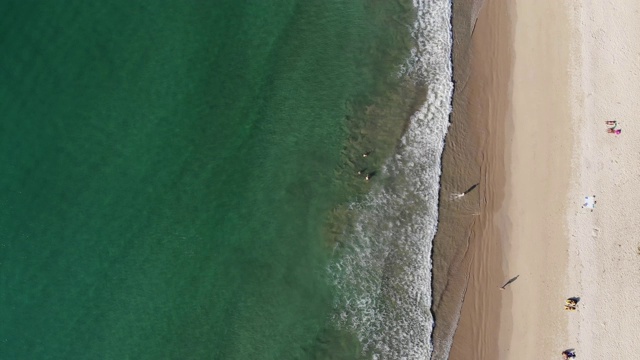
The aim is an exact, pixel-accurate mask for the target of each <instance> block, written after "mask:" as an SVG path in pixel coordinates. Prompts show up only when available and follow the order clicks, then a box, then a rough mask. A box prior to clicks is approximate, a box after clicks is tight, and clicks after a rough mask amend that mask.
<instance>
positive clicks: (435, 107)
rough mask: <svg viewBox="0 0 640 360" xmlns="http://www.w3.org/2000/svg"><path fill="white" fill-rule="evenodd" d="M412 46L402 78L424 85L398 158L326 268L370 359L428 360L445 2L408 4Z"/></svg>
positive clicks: (447, 63) (341, 317)
mask: <svg viewBox="0 0 640 360" xmlns="http://www.w3.org/2000/svg"><path fill="white" fill-rule="evenodd" d="M414 5H415V6H416V9H417V11H418V18H417V20H416V22H415V24H414V28H413V36H414V38H415V40H416V47H415V48H414V49H413V51H412V55H411V58H410V59H409V60H408V61H407V64H406V67H405V69H404V71H405V72H406V73H407V74H409V75H411V76H412V78H414V79H416V80H418V81H421V82H423V83H424V84H426V86H427V90H428V92H427V94H428V95H427V98H426V99H425V103H424V105H423V106H422V108H421V109H420V110H419V111H418V112H416V113H415V114H414V115H413V116H412V117H411V119H410V124H409V127H408V129H407V131H406V133H405V135H404V136H403V138H402V141H401V145H400V146H399V148H398V152H397V154H396V155H395V156H394V157H393V158H391V159H389V160H388V161H387V162H386V164H385V165H384V168H383V169H382V170H381V173H382V176H381V178H382V179H380V181H379V185H378V186H376V187H374V189H373V190H372V191H371V193H370V194H369V196H368V197H367V199H366V201H364V202H362V203H355V204H352V205H351V210H353V211H355V212H356V213H358V214H359V217H358V220H357V222H356V223H355V224H354V225H353V226H352V228H350V229H349V230H347V231H346V233H345V234H344V235H345V237H346V238H347V239H346V241H345V242H344V243H345V244H346V245H345V246H344V247H343V248H340V249H338V254H337V256H336V259H337V260H336V261H335V263H333V264H332V265H331V267H330V272H331V274H332V276H333V280H334V282H335V285H336V286H337V287H338V288H339V294H340V295H339V296H338V298H337V299H336V309H337V313H336V315H335V317H334V320H335V321H336V323H337V324H338V325H339V326H341V327H343V328H348V329H350V330H352V331H354V332H355V333H356V334H357V335H358V337H359V339H360V341H361V343H362V344H363V346H364V351H365V353H366V354H368V355H370V356H371V357H372V358H374V359H428V358H429V357H430V356H431V352H432V345H431V333H432V329H433V317H432V315H431V311H430V308H431V267H432V263H431V248H432V240H433V237H434V235H435V232H436V228H437V218H438V209H437V205H438V191H439V180H440V173H441V170H440V166H441V163H440V160H441V155H442V150H443V147H444V137H445V135H446V132H447V128H448V126H449V114H450V112H451V96H452V92H453V83H452V69H451V46H452V39H451V22H450V19H451V1H450V0H414Z"/></svg>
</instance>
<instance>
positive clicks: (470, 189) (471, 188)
mask: <svg viewBox="0 0 640 360" xmlns="http://www.w3.org/2000/svg"><path fill="white" fill-rule="evenodd" d="M478 185H480V183H476V184H473V185H472V186H471V187H470V188H468V189H467V191H465V192H463V193H462V196H465V195H467V194H468V193H470V192H472V191H473V189H475V188H477V187H478Z"/></svg>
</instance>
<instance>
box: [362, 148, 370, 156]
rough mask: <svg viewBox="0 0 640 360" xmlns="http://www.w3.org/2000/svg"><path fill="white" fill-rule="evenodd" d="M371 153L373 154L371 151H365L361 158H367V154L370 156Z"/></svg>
mask: <svg viewBox="0 0 640 360" xmlns="http://www.w3.org/2000/svg"><path fill="white" fill-rule="evenodd" d="M372 152H373V151H372V150H369V151H367V152H366V153H364V154H362V157H367V156H369V154H371V153H372Z"/></svg>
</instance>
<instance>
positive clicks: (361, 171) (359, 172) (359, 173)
mask: <svg viewBox="0 0 640 360" xmlns="http://www.w3.org/2000/svg"><path fill="white" fill-rule="evenodd" d="M365 171H367V168H364V169H362V170H359V171H358V175H362V174H364V172H365Z"/></svg>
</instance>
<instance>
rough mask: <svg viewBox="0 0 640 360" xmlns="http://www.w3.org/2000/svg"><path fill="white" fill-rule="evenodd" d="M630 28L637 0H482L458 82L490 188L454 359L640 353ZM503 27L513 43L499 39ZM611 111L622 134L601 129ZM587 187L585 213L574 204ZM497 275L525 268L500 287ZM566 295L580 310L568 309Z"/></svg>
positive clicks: (633, 31)
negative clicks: (476, 128)
mask: <svg viewBox="0 0 640 360" xmlns="http://www.w3.org/2000/svg"><path fill="white" fill-rule="evenodd" d="M501 6H502V9H503V10H504V9H507V11H502V12H501V11H499V8H500V7H501ZM505 6H506V7H505ZM614 19H615V20H614ZM509 21H511V25H510V26H509V27H508V29H507V30H510V31H505V29H504V28H502V30H501V26H503V25H504V22H509ZM638 24H640V4H638V3H636V2H633V1H631V0H625V1H623V2H620V3H618V4H617V6H609V5H607V4H604V3H603V4H600V3H597V2H596V3H592V2H589V3H586V2H581V3H574V2H561V3H558V2H555V1H552V0H543V1H533V0H529V1H520V2H516V3H510V2H509V1H508V0H487V1H486V2H485V6H484V8H483V11H482V13H481V14H480V17H479V20H478V23H477V26H476V31H475V33H474V36H473V39H472V42H473V43H474V44H477V45H479V46H477V47H473V49H472V51H471V57H472V59H473V60H472V61H471V64H470V72H471V73H472V74H475V76H476V77H474V76H472V77H471V78H470V81H469V83H468V84H466V86H467V87H471V88H475V89H477V91H480V92H478V93H476V94H477V96H470V97H468V98H466V99H467V100H468V104H467V105H468V109H467V110H468V111H467V112H468V114H469V116H472V117H473V118H474V120H473V121H475V122H476V123H482V124H484V125H485V126H486V129H485V131H486V133H485V134H482V133H479V134H478V135H480V137H481V138H482V136H484V139H485V140H486V142H482V141H480V144H481V145H482V146H479V147H478V148H477V149H476V150H477V151H478V152H479V153H482V154H483V162H481V163H480V173H481V174H482V179H483V180H486V181H487V184H486V185H485V186H479V190H480V191H479V206H480V208H481V211H480V215H479V216H478V221H477V222H476V223H475V224H474V226H473V227H472V230H470V232H469V233H470V238H469V249H468V254H467V256H465V260H464V261H466V262H465V264H469V267H468V269H469V270H468V286H467V288H466V293H465V294H464V303H463V306H462V311H461V315H460V322H459V324H458V328H457V329H456V332H455V336H454V341H453V345H452V348H451V357H450V359H453V360H457V359H459V360H462V359H465V360H466V359H511V358H515V357H518V358H524V359H539V358H556V357H557V358H560V353H561V352H562V351H563V350H567V349H575V352H576V354H577V357H578V358H610V359H623V358H628V357H629V356H630V355H631V357H633V354H638V353H640V344H638V343H637V341H635V336H636V335H635V334H636V333H637V331H638V330H639V329H640V313H638V312H635V311H633V309H634V308H633V304H635V299H636V298H637V297H638V296H640V283H638V282H637V279H638V278H640V267H639V266H638V263H640V242H639V241H638V240H637V238H636V237H637V236H636V234H637V233H638V231H639V230H640V222H639V221H638V219H637V216H638V215H637V214H638V213H640V192H639V191H638V190H637V185H639V184H640V160H638V159H640V156H639V155H638V154H640V144H639V143H638V142H637V141H635V138H636V134H637V133H639V132H640V124H639V123H638V122H637V121H635V117H636V116H637V113H638V112H640V104H638V102H637V98H638V97H639V96H640V90H639V89H638V86H637V84H638V83H639V82H640V58H638V56H637V54H639V53H640V46H638V45H635V42H633V39H635V38H636V37H637V36H640V25H638ZM506 33H511V35H512V36H511V39H504V38H503V39H502V40H499V39H500V38H501V37H504V36H505V34H506ZM510 47H511V50H510ZM509 51H511V55H510V56H511V58H510V59H509V60H510V64H511V66H506V65H505V64H504V59H505V57H504V56H505V54H506V53H509ZM501 59H502V60H501ZM501 61H502V63H501ZM505 78H508V79H509V80H507V81H504V79H505ZM474 80H475V81H474ZM501 81H502V82H501ZM465 91H467V96H468V95H469V94H473V90H465ZM483 97H484V98H483ZM474 102H478V103H480V104H481V106H480V107H479V108H477V109H476V110H481V111H473V110H472V109H473V104H474ZM500 111H502V112H500ZM491 114H493V115H495V116H493V117H491V116H490V115H491ZM500 114H502V115H500ZM454 120H455V118H454ZM610 120H615V121H616V122H617V125H616V126H618V128H622V129H623V130H624V132H623V133H622V134H620V135H615V134H607V131H606V129H607V128H606V125H605V124H604V122H605V121H610ZM500 129H503V130H504V132H503V133H501V132H500ZM473 145H474V146H477V143H476V144H473ZM443 164H444V166H445V167H446V166H447V164H448V163H446V162H444V163H443ZM501 164H502V165H504V166H503V168H501ZM449 171H451V170H449ZM443 172H444V171H443ZM501 176H503V178H504V180H505V181H504V182H500V177H501ZM501 193H504V197H503V199H500V197H501ZM593 195H596V196H597V206H596V207H595V208H594V209H593V211H591V209H585V208H581V205H582V202H583V201H582V200H583V199H584V197H585V196H593ZM443 208H446V206H445V207H443ZM499 248H500V249H499ZM498 276H502V277H503V279H502V283H504V282H505V281H507V280H508V279H510V278H512V277H514V276H519V277H518V279H517V281H515V282H513V283H512V284H511V285H509V286H508V287H507V288H506V290H504V291H500V290H499V289H496V287H499V286H500V285H501V284H498V285H496V281H497V277H498ZM570 297H576V298H578V299H579V300H578V307H577V310H576V311H565V310H564V307H563V304H564V301H565V299H567V298H570ZM629 304H632V311H631V312H629V311H624V310H623V311H621V307H624V306H628V305H629ZM496 319H497V320H496ZM436 321H437V319H436Z"/></svg>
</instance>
